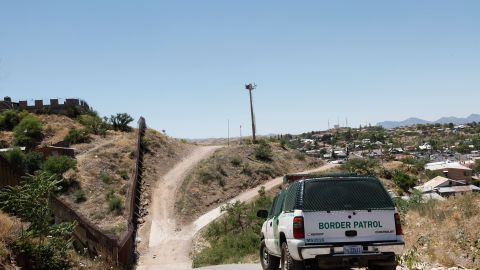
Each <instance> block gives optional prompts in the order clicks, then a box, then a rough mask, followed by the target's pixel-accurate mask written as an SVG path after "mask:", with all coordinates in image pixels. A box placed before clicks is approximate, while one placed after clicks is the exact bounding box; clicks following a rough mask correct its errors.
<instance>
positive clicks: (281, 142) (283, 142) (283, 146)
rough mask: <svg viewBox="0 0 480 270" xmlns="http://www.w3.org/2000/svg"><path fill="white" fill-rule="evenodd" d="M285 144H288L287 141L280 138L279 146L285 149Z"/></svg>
mask: <svg viewBox="0 0 480 270" xmlns="http://www.w3.org/2000/svg"><path fill="white" fill-rule="evenodd" d="M287 146H288V141H287V140H286V139H281V140H280V147H282V148H283V149H284V150H287Z"/></svg>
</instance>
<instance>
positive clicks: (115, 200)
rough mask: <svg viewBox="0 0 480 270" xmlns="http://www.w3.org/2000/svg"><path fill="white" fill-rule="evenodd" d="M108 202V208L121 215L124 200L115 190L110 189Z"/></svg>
mask: <svg viewBox="0 0 480 270" xmlns="http://www.w3.org/2000/svg"><path fill="white" fill-rule="evenodd" d="M107 203H108V210H110V212H114V213H115V214H116V215H121V214H122V212H123V209H124V207H123V202H122V199H120V197H118V196H117V195H115V192H113V190H112V191H110V192H109V194H107Z"/></svg>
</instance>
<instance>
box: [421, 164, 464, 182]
mask: <svg viewBox="0 0 480 270" xmlns="http://www.w3.org/2000/svg"><path fill="white" fill-rule="evenodd" d="M425 170H430V171H433V172H440V173H442V174H443V175H444V176H445V177H446V178H448V179H452V180H464V181H465V183H466V184H469V183H470V181H471V180H472V175H473V170H472V169H470V168H468V167H466V166H464V165H462V164H460V163H458V162H450V161H449V160H447V161H440V162H432V163H428V164H426V165H425Z"/></svg>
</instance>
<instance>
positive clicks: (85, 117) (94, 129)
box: [78, 114, 109, 136]
mask: <svg viewBox="0 0 480 270" xmlns="http://www.w3.org/2000/svg"><path fill="white" fill-rule="evenodd" d="M78 121H79V122H80V124H82V125H84V126H85V127H86V128H87V130H88V131H89V132H90V133H92V134H95V135H100V136H105V135H107V130H108V129H109V125H108V123H106V122H105V121H104V120H103V119H102V118H100V117H98V116H96V115H90V114H82V115H80V116H79V117H78Z"/></svg>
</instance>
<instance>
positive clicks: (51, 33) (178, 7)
mask: <svg viewBox="0 0 480 270" xmlns="http://www.w3.org/2000/svg"><path fill="white" fill-rule="evenodd" d="M479 14H480V1H476V0H472V1H440V0H432V1H383V0H379V1H363V0H362V1H358V0H352V1H336V0H335V1H328V2H327V1H244V0H242V1H226V0H225V1H223V0H222V1H208V0H205V1H118V0H115V1H113V0H112V1H83V0H82V1H19V0H12V1H5V0H1V2H0V95H2V96H4V95H9V96H11V97H12V98H14V99H24V98H28V99H35V98H45V99H48V98H50V97H81V98H84V99H85V100H87V101H88V102H89V103H90V105H92V106H93V107H94V108H95V109H96V110H97V111H98V112H99V113H100V114H102V115H110V114H113V113H115V112H128V113H130V114H132V115H133V116H135V117H136V118H137V117H139V116H140V115H143V116H145V117H146V119H147V124H148V125H149V126H150V127H153V128H156V129H159V130H161V129H165V130H166V131H167V133H168V134H170V135H172V136H175V137H184V138H200V137H226V136H227V119H230V123H231V134H232V135H238V129H239V125H243V126H244V134H250V130H249V127H250V119H249V107H248V94H247V91H246V90H244V83H246V82H250V81H252V82H256V83H257V84H258V88H257V89H256V90H255V91H254V99H255V106H256V117H257V124H258V132H259V133H261V134H269V133H299V132H303V131H310V130H319V129H325V128H326V127H327V121H328V120H329V119H330V122H331V123H334V122H336V121H337V118H340V121H341V122H344V121H345V120H344V119H345V118H346V117H348V119H349V124H350V125H354V126H358V125H359V124H362V125H363V124H365V123H366V122H371V123H372V124H374V123H376V122H378V121H382V120H403V119H404V118H407V117H410V116H418V117H422V118H426V119H427V120H434V119H436V118H439V117H441V116H450V115H454V116H466V115H468V114H470V113H478V112H480V110H479V104H480V16H479Z"/></svg>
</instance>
